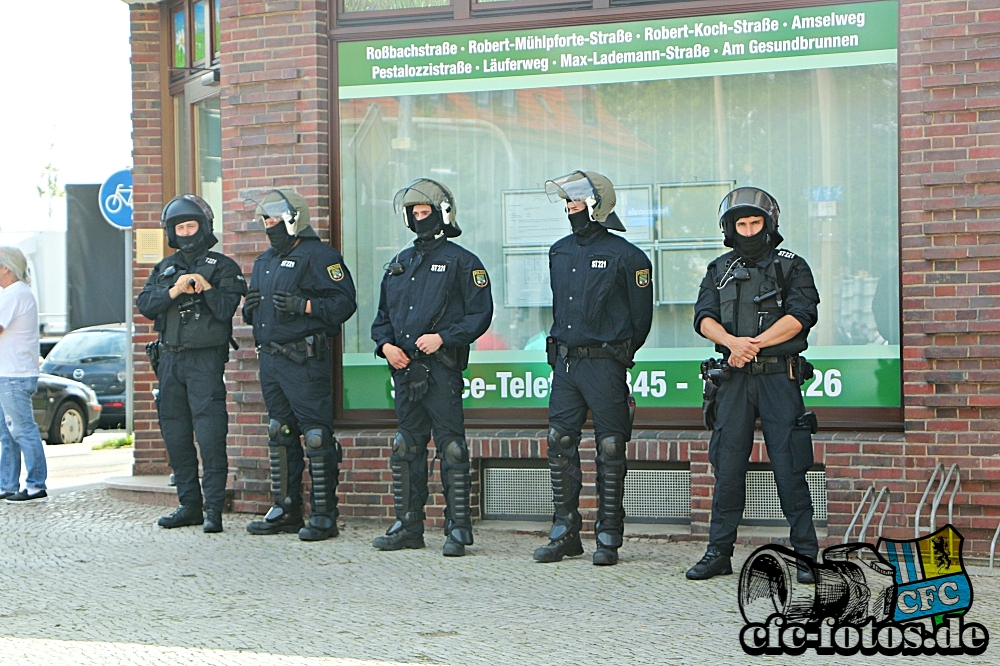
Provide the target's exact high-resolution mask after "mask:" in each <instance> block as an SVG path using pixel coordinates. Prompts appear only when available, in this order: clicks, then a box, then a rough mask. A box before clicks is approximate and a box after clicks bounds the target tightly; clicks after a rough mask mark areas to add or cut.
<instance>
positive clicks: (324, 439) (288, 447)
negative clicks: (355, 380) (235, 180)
mask: <svg viewBox="0 0 1000 666" xmlns="http://www.w3.org/2000/svg"><path fill="white" fill-rule="evenodd" d="M247 204H248V206H249V208H251V209H252V210H253V215H254V217H255V219H256V220H257V221H258V222H259V223H260V224H261V225H262V226H263V228H264V229H265V231H266V232H267V238H268V241H270V244H271V247H270V248H269V249H268V250H266V251H265V252H264V253H263V254H261V255H260V256H259V257H257V259H256V261H254V265H253V273H252V274H251V276H250V291H249V293H248V294H247V299H246V302H245V303H244V305H243V320H244V321H245V322H246V323H248V324H252V325H253V337H254V341H255V342H256V345H257V352H258V357H259V358H260V387H261V391H262V392H263V394H264V404H265V405H266V407H267V413H268V418H269V421H268V426H267V434H268V438H269V441H268V443H267V444H268V458H269V462H270V470H271V490H272V492H273V494H274V505H273V506H272V507H271V509H270V510H269V511H268V512H267V515H265V516H264V518H263V519H262V520H255V521H253V522H251V523H250V524H249V525H247V531H248V532H249V533H250V534H278V533H281V532H291V533H295V532H297V533H298V535H299V538H300V539H302V540H303V541H321V540H323V539H329V538H331V537H335V536H337V534H338V530H337V516H338V512H337V482H338V474H339V470H338V466H337V465H338V463H339V462H340V457H341V456H340V444H339V443H338V442H337V440H336V439H334V436H333V396H332V394H331V386H330V358H329V344H328V342H329V340H330V339H331V338H333V337H336V336H337V335H339V334H340V328H341V325H342V324H343V323H344V322H345V321H347V320H348V319H349V318H350V317H351V315H352V314H354V311H355V310H356V309H357V303H356V301H355V291H354V281H353V280H352V279H351V273H350V271H348V270H347V265H346V264H345V263H344V258H343V257H342V256H341V254H340V252H338V251H337V250H336V249H335V248H333V247H332V246H330V245H328V244H326V243H323V242H322V241H320V239H319V237H318V236H317V235H316V232H315V231H314V230H313V228H312V227H311V226H309V208H308V206H307V205H306V201H305V199H303V198H302V197H301V196H300V195H298V194H297V193H295V192H292V191H290V190H271V191H269V192H267V193H266V195H265V196H264V197H263V199H261V201H260V202H257V201H253V200H248V201H247ZM300 436H302V437H303V438H304V439H305V445H306V456H307V457H308V458H309V477H310V478H311V479H312V490H311V491H310V493H309V501H310V507H311V511H310V514H309V523H308V525H307V524H305V523H304V522H303V520H302V472H303V470H304V468H305V463H304V458H303V454H302V445H301V443H300V440H299V437H300Z"/></svg>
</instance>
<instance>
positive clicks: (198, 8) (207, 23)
mask: <svg viewBox="0 0 1000 666" xmlns="http://www.w3.org/2000/svg"><path fill="white" fill-rule="evenodd" d="M220 11H221V4H220V0H185V1H184V2H179V3H174V4H173V5H172V6H171V8H170V28H171V32H172V42H173V57H172V58H171V61H170V69H171V81H178V80H180V79H182V78H184V76H186V75H188V74H191V72H188V71H187V70H189V69H191V68H198V67H209V66H210V65H211V64H212V63H213V62H217V61H218V59H219V51H220V45H221V37H222V35H221V16H220Z"/></svg>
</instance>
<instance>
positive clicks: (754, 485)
mask: <svg viewBox="0 0 1000 666" xmlns="http://www.w3.org/2000/svg"><path fill="white" fill-rule="evenodd" d="M806 483H807V484H809V494H810V495H811V496H812V503H813V520H814V521H816V522H820V521H822V522H826V472H825V471H823V470H816V471H811V472H806ZM743 520H754V521H757V520H760V521H772V520H774V521H781V522H784V521H785V515H784V514H783V513H781V504H780V502H779V501H778V487H777V486H776V485H774V472H772V471H770V470H751V471H749V472H747V503H746V506H745V507H744V508H743Z"/></svg>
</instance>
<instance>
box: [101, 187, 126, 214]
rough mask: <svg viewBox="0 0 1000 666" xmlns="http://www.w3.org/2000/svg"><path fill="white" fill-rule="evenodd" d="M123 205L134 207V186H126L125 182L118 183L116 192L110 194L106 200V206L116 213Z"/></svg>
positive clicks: (109, 210) (112, 212) (108, 209)
mask: <svg viewBox="0 0 1000 666" xmlns="http://www.w3.org/2000/svg"><path fill="white" fill-rule="evenodd" d="M122 206H128V207H129V208H131V207H132V187H131V186H128V187H126V185H125V183H118V184H117V185H115V191H114V194H109V195H108V197H107V198H106V199H105V200H104V207H105V208H106V209H107V211H108V212H109V213H111V214H112V215H114V214H115V213H117V212H118V211H120V210H121V209H122Z"/></svg>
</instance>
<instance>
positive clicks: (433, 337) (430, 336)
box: [417, 333, 444, 354]
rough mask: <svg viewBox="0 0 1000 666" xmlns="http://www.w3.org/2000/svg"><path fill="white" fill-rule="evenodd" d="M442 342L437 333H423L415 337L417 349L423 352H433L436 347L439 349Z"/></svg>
mask: <svg viewBox="0 0 1000 666" xmlns="http://www.w3.org/2000/svg"><path fill="white" fill-rule="evenodd" d="M443 344H444V340H442V339H441V336H440V335H438V334H437V333H424V334H423V335H421V336H420V337H419V338H417V349H419V350H420V351H422V352H423V353H425V354H433V353H434V352H436V351H437V350H438V349H441V345H443Z"/></svg>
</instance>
